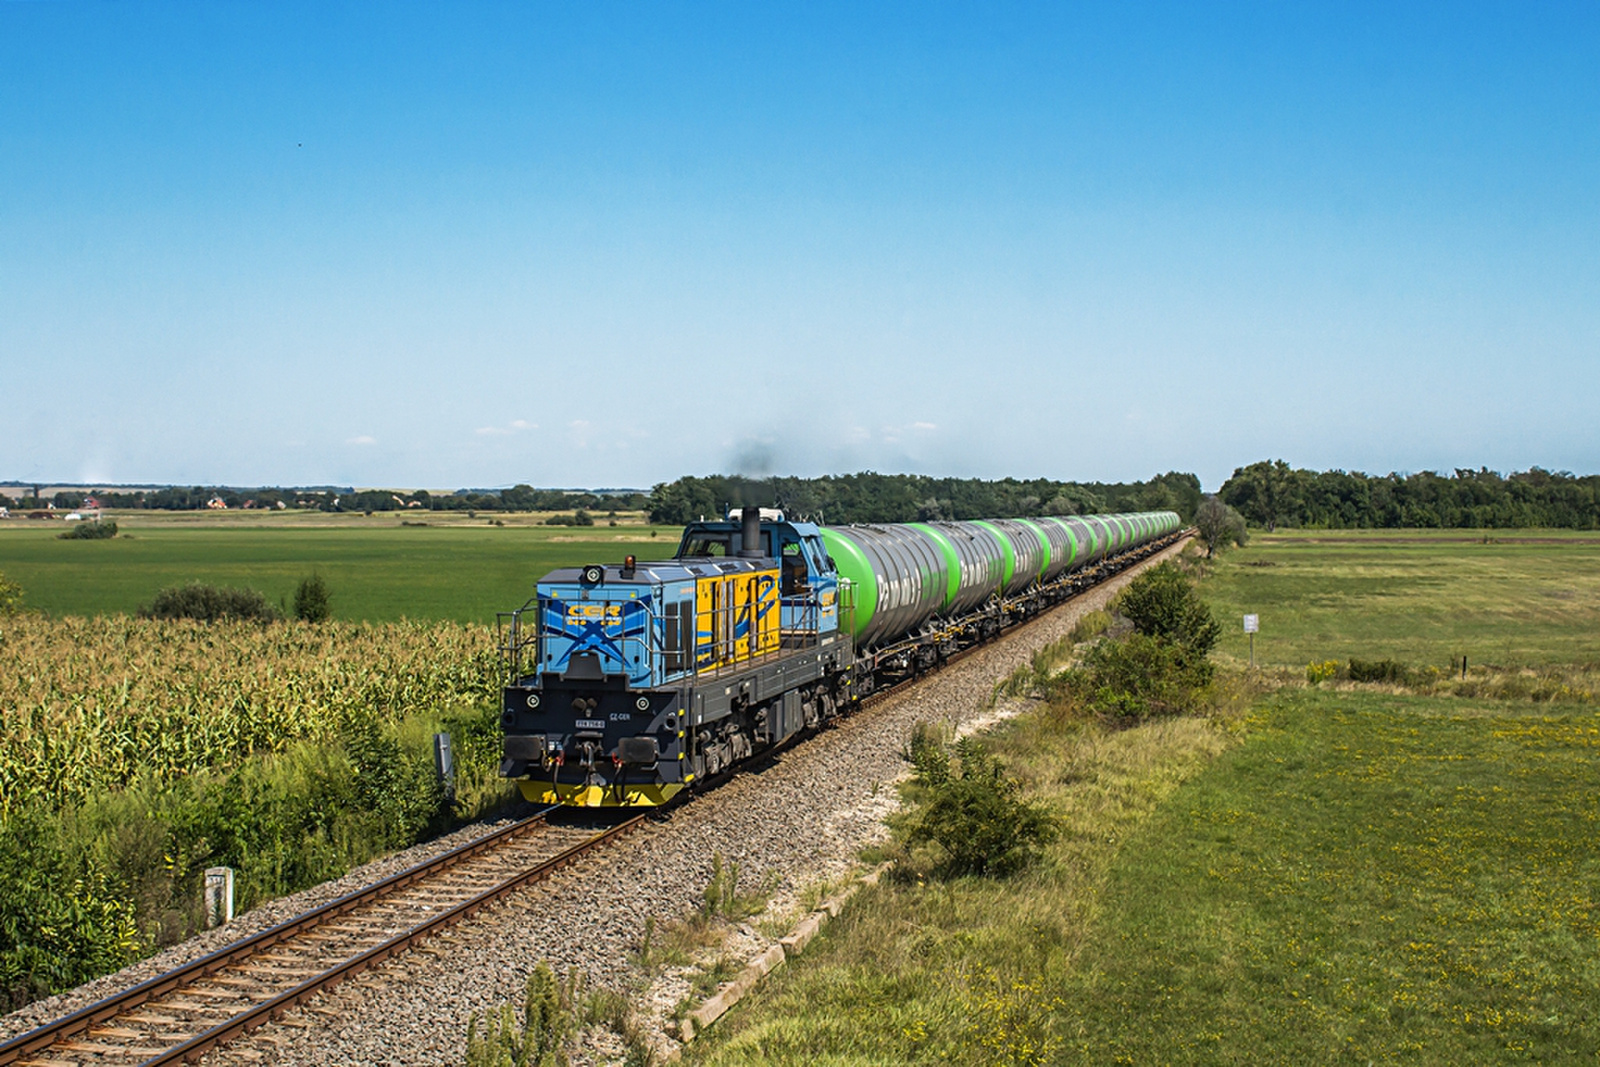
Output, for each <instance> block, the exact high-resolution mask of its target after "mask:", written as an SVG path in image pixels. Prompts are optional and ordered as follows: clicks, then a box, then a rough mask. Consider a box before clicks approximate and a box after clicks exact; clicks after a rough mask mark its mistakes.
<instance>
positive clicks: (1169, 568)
mask: <svg viewBox="0 0 1600 1067" xmlns="http://www.w3.org/2000/svg"><path fill="white" fill-rule="evenodd" d="M1115 607H1116V610H1117V611H1118V612H1120V613H1121V614H1123V615H1124V616H1126V617H1127V619H1128V621H1129V622H1131V623H1133V628H1134V629H1135V630H1136V631H1138V632H1139V633H1141V634H1144V635H1146V636H1148V637H1158V638H1161V639H1163V640H1166V641H1169V642H1172V643H1173V644H1176V645H1178V646H1180V647H1181V648H1183V649H1184V650H1185V652H1186V653H1187V654H1189V655H1191V656H1195V657H1201V658H1203V657H1204V656H1205V655H1206V654H1207V653H1208V652H1210V651H1211V649H1212V646H1214V645H1215V644H1216V643H1217V638H1219V637H1221V636H1222V626H1221V625H1220V624H1219V623H1218V622H1217V620H1216V619H1215V618H1213V617H1212V615H1211V609H1210V608H1208V607H1206V605H1205V602H1204V601H1202V600H1201V599H1200V595H1199V594H1198V593H1196V592H1195V589H1194V585H1193V584H1192V583H1191V582H1190V581H1189V579H1188V578H1187V577H1185V576H1184V573H1183V572H1182V571H1180V570H1179V569H1178V568H1177V567H1175V566H1173V565H1172V564H1171V563H1162V564H1161V565H1160V566H1157V567H1151V568H1150V569H1149V570H1147V571H1145V572H1144V573H1143V574H1141V575H1139V576H1138V577H1137V578H1135V579H1134V580H1133V581H1131V582H1129V583H1128V587H1127V588H1126V589H1124V590H1123V591H1122V595H1121V596H1119V597H1118V598H1117V601H1116V604H1115Z"/></svg>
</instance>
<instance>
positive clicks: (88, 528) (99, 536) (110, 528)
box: [56, 522, 117, 541]
mask: <svg viewBox="0 0 1600 1067" xmlns="http://www.w3.org/2000/svg"><path fill="white" fill-rule="evenodd" d="M56 536H57V537H59V538H61V540H63V541H106V540H109V539H111V538H113V537H115V536H117V524H116V523H115V522H75V523H73V524H72V526H71V528H70V529H66V530H62V531H61V532H60V533H58V534H56Z"/></svg>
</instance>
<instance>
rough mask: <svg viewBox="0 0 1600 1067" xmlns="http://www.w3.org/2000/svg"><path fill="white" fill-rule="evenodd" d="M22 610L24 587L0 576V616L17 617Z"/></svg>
mask: <svg viewBox="0 0 1600 1067" xmlns="http://www.w3.org/2000/svg"><path fill="white" fill-rule="evenodd" d="M21 610H22V586H20V585H18V584H17V583H16V582H13V581H12V580H11V579H9V578H7V577H6V576H5V575H3V574H0V615H15V614H16V613H17V612H19V611H21Z"/></svg>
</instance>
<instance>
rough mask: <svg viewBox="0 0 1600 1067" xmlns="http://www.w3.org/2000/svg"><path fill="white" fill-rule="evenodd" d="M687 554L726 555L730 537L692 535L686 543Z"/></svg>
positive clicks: (685, 552) (685, 550) (684, 552)
mask: <svg viewBox="0 0 1600 1067" xmlns="http://www.w3.org/2000/svg"><path fill="white" fill-rule="evenodd" d="M682 554H683V555H685V556H726V555H727V554H728V538H727V537H726V536H722V537H707V536H702V537H691V538H689V540H688V542H687V543H686V544H685V545H684V550H683V553H682Z"/></svg>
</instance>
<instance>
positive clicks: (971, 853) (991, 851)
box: [907, 738, 1058, 877]
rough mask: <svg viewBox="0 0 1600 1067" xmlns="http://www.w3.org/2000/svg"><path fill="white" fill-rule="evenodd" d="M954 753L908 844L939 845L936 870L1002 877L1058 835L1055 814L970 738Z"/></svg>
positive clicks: (1034, 856) (1023, 864)
mask: <svg viewBox="0 0 1600 1067" xmlns="http://www.w3.org/2000/svg"><path fill="white" fill-rule="evenodd" d="M956 754H957V757H958V766H957V769H956V771H955V772H954V773H952V774H951V775H950V776H949V777H948V778H946V779H945V780H944V781H943V782H940V783H939V784H937V785H934V786H932V788H931V795H930V796H929V798H928V800H927V802H926V803H925V804H924V805H923V806H922V808H921V810H920V811H919V812H918V814H917V818H916V821H915V822H914V823H913V824H912V826H911V829H910V832H909V834H908V837H907V841H908V844H911V845H913V846H915V845H918V844H923V843H928V844H933V845H935V846H937V847H938V849H939V850H940V852H941V853H942V855H943V859H942V860H941V861H940V862H939V864H938V866H937V867H936V868H935V869H936V872H937V873H939V874H941V875H944V876H947V877H959V876H961V875H969V874H976V875H989V876H1004V875H1008V874H1012V873H1014V872H1016V871H1019V870H1022V869H1023V868H1024V867H1027V866H1029V865H1030V864H1032V863H1033V862H1034V861H1035V860H1037V859H1038V858H1039V854H1040V852H1041V850H1042V848H1043V846H1045V845H1047V844H1049V843H1050V842H1051V841H1054V840H1055V838H1056V834H1057V833H1058V827H1057V823H1056V819H1055V817H1054V816H1053V815H1052V814H1051V813H1050V812H1049V811H1048V810H1047V809H1046V808H1045V807H1044V806H1043V805H1040V804H1037V803H1032V802H1029V801H1027V800H1024V799H1022V797H1021V796H1020V795H1019V794H1020V793H1021V790H1022V787H1021V785H1020V784H1019V783H1018V782H1017V781H1016V779H1014V778H1010V777H1008V776H1007V775H1006V773H1005V768H1004V767H1003V766H1002V765H1001V763H1000V761H999V759H997V758H996V757H994V756H991V755H989V754H988V753H986V752H984V751H983V749H982V748H981V747H979V746H978V745H977V743H976V742H974V741H973V740H972V739H971V738H964V739H962V740H961V741H960V742H958V743H957V745H956Z"/></svg>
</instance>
